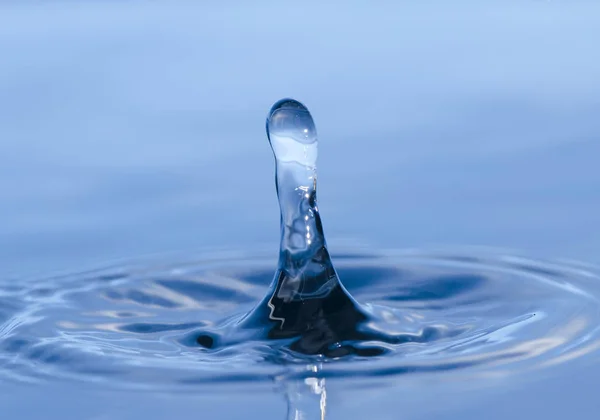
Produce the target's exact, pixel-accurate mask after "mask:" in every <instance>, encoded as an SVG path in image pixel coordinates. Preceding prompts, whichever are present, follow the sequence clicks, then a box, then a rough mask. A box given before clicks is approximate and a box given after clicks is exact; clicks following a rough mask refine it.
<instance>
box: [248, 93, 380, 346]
mask: <svg viewBox="0 0 600 420" xmlns="http://www.w3.org/2000/svg"><path fill="white" fill-rule="evenodd" d="M266 129H267V136H268V138H269V142H270V144H271V148H272V149H273V154H274V156H275V164H276V170H275V173H276V176H275V184H276V190H277V196H278V198H279V208H280V211H281V222H280V223H281V238H280V247H279V262H278V267H277V270H276V273H275V276H274V280H273V282H272V284H271V287H270V289H269V291H268V293H267V295H266V297H265V298H264V299H263V301H262V302H261V303H260V304H259V305H258V306H257V307H256V308H255V309H254V311H252V313H251V314H249V316H248V317H247V318H246V319H244V320H243V321H242V323H240V326H241V327H242V328H252V329H257V328H259V329H261V331H263V332H264V331H266V334H265V336H266V338H268V339H289V338H293V339H294V341H292V342H291V343H290V344H289V348H290V349H292V350H294V351H296V352H299V353H303V354H320V355H325V356H329V357H340V356H345V355H348V354H362V355H370V354H373V355H376V354H381V353H382V352H383V349H381V348H379V349H375V348H373V347H368V348H366V349H365V348H358V347H356V346H354V345H353V344H351V343H353V342H357V341H365V340H373V339H380V340H381V339H383V340H384V341H390V337H385V336H384V335H383V334H381V333H380V332H375V331H371V330H370V328H369V327H368V326H367V325H366V322H367V321H368V320H369V319H370V318H372V316H370V315H369V314H368V311H366V310H364V309H363V308H361V306H360V305H359V304H358V303H357V302H356V301H355V300H354V299H353V298H352V296H350V294H349V293H348V291H347V290H346V289H345V288H344V286H343V285H342V283H341V281H340V278H339V276H338V274H337V273H336V270H335V268H334V267H333V263H332V261H331V257H330V255H329V251H328V250H327V243H326V241H325V235H324V233H323V223H322V222H321V217H320V215H319V208H318V206H317V167H316V164H317V146H318V141H317V130H316V127H315V124H314V121H313V119H312V116H311V115H310V112H309V111H308V109H307V108H306V107H305V106H304V105H303V104H301V103H300V102H298V101H296V100H293V99H282V100H280V101H278V102H277V103H275V104H274V105H273V107H272V108H271V110H270V112H269V115H268V117H267V124H266Z"/></svg>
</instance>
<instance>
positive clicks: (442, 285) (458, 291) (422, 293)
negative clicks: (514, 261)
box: [386, 274, 486, 302]
mask: <svg viewBox="0 0 600 420" xmlns="http://www.w3.org/2000/svg"><path fill="white" fill-rule="evenodd" d="M485 282H486V278H485V277H482V276H475V275H467V274H464V275H455V276H440V277H432V278H430V279H424V280H423V279H421V280H420V281H418V282H416V283H415V284H409V285H407V284H403V285H400V286H399V287H398V288H396V290H395V292H394V293H392V294H390V295H388V296H387V297H386V299H387V300H392V301H401V302H415V301H417V302H427V301H432V300H443V299H451V298H455V297H457V296H459V295H463V294H465V293H467V292H472V291H473V290H475V289H477V288H480V287H482V286H483V284H484V283H485Z"/></svg>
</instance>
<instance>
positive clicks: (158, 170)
mask: <svg viewBox="0 0 600 420" xmlns="http://www.w3.org/2000/svg"><path fill="white" fill-rule="evenodd" d="M599 22H600V3H597V2H593V1H583V0H582V1H573V2H565V1H533V0H529V1H512V0H511V1H494V2H475V1H455V2H442V1H427V2H419V3H417V2H408V1H406V2H392V1H375V2H369V3H368V4H367V3H366V2H365V3H362V4H358V3H348V2H345V3H342V2H329V3H327V4H323V3H322V2H316V1H315V2H311V1H306V2H296V3H289V2H267V1H258V2H239V1H232V2H225V3H219V2H191V1H190V2H185V1H179V2H139V1H131V2H115V1H109V2H100V1H88V2H75V1H65V2H59V1H53V2H36V1H21V2H16V1H15V2H2V3H0V193H1V197H2V205H0V220H1V222H0V276H1V278H2V280H1V283H2V284H3V285H4V289H5V290H8V289H7V286H6V285H14V287H15V288H19V287H21V286H22V287H25V286H23V285H25V284H29V283H28V282H31V281H34V279H41V278H51V277H52V276H55V275H58V274H61V273H79V272H82V271H84V270H88V269H93V268H96V267H99V268H102V267H106V266H109V265H119V264H123V262H124V261H129V260H131V259H136V258H145V259H146V260H153V259H154V258H155V257H154V256H156V259H157V260H158V259H160V260H161V261H165V260H168V259H169V257H168V255H170V253H177V254H178V255H181V254H184V255H187V256H189V257H190V258H192V259H193V258H195V257H196V256H198V257H201V256H202V255H203V253H204V252H205V250H212V251H215V250H228V249H242V250H252V249H254V248H255V247H257V245H258V244H260V246H261V247H264V248H266V249H272V251H273V256H274V258H275V257H276V252H277V247H278V240H279V231H278V229H279V226H278V221H279V213H278V207H277V199H276V195H275V192H274V185H273V169H274V168H273V156H272V154H271V151H270V148H269V145H268V142H267V140H266V137H265V133H264V121H265V117H266V113H267V111H268V109H269V107H270V106H271V105H272V103H273V102H275V101H276V100H278V99H280V98H282V97H294V98H296V99H298V100H301V101H302V102H303V103H305V104H306V105H307V106H308V107H309V108H310V110H311V112H312V115H313V117H314V118H315V121H316V124H317V127H318V131H319V138H320V145H319V205H320V211H321V214H322V217H323V220H324V225H325V229H326V233H327V237H328V239H330V241H331V248H334V244H335V243H339V244H343V245H348V244H350V245H355V246H357V247H360V248H361V249H369V250H378V249H389V248H401V249H405V248H415V249H434V248H437V247H447V248H452V247H462V246H475V247H492V248H494V249H503V250H510V253H513V254H516V255H530V256H535V257H536V258H544V259H548V260H552V261H581V262H583V264H582V265H584V266H586V267H590V270H593V269H594V264H598V263H600V257H599V255H598V250H599V249H600V235H598V233H597V232H598V230H599V228H600V194H599V192H600V167H599V166H598V163H597V160H598V156H600V143H599V142H598V136H599V133H600V118H598V114H599V112H600V99H599V98H600V56H599V55H598V45H597V44H598V39H600V25H599V24H598V23H599ZM503 252H504V251H503ZM506 252H508V251H506ZM274 268H275V265H273V269H274ZM266 287H267V284H265V288H266ZM7 293H8V292H7ZM7 296H8V295H7ZM0 298H2V296H0ZM11 302H12V303H11ZM0 303H1V304H2V307H1V309H0V317H1V318H0V321H2V322H3V323H4V324H3V328H8V327H7V324H6V322H5V321H6V320H10V319H11V318H10V317H11V313H12V312H11V311H13V307H12V306H11V305H12V304H14V306H15V307H17V306H18V304H17V303H16V302H14V301H12V300H10V299H4V300H0ZM15 310H16V309H15ZM65 313H66V312H65ZM62 321H64V319H62ZM69 321H76V320H73V319H69ZM157 322H158V321H157ZM11 328H12V327H11ZM30 334H32V337H33V336H34V335H35V334H36V332H35V330H33V331H32V332H30ZM0 336H2V331H0ZM597 344H598V342H597V341H595V342H593V343H591V344H590V346H589V347H587V349H588V350H586V352H583V353H582V354H578V355H577V357H573V358H571V360H559V361H557V362H556V363H554V366H553V367H552V369H551V370H544V369H540V370H535V371H534V373H533V374H527V375H513V374H511V373H510V372H508V371H504V372H503V371H496V372H494V373H493V374H491V373H490V374H487V375H474V376H469V375H462V374H461V375H453V374H447V375H443V374H430V375H418V376H414V377H413V376H410V375H404V376H402V375H400V376H391V377H389V378H387V379H385V380H384V385H383V386H382V385H381V383H379V384H378V385H377V386H376V385H372V384H371V383H370V382H369V381H365V380H363V381H361V380H357V381H352V378H343V379H341V380H338V381H332V382H331V383H328V388H327V407H328V409H327V419H338V418H340V419H341V418H344V419H353V418H370V417H376V418H379V419H429V418H436V419H454V418H461V419H482V418H485V419H505V418H507V417H511V418H514V419H529V418H535V419H537V418H540V419H542V418H544V419H562V418H565V417H567V416H568V417H571V418H577V419H595V418H597V413H598V410H599V409H600V402H599V401H598V398H597V396H596V394H597V389H598V387H599V386H600V364H599V362H600V360H599V357H600V353H598V352H597V351H596V349H597V348H598V346H597ZM584 353H585V354H584ZM15 357H17V356H15ZM56 357H57V358H58V359H57V363H67V364H68V360H67V361H66V362H65V360H63V359H61V357H62V355H61V354H58V355H57V356H56ZM65 357H66V356H65ZM3 360H4V362H6V359H3ZM250 391H255V392H250ZM284 394H285V392H280V391H278V390H277V389H274V388H273V389H271V388H269V389H267V387H264V386H263V385H258V384H257V385H254V384H252V383H247V382H245V383H243V384H235V386H234V385H232V386H231V387H228V386H227V384H225V385H223V384H219V385H217V384H215V386H214V387H210V386H209V387H207V386H206V385H205V384H203V385H202V386H200V385H199V386H198V388H197V389H196V388H194V387H193V386H192V387H187V388H186V389H183V390H181V389H178V390H165V389H160V390H154V389H153V390H140V389H137V388H136V389H129V390H128V389H123V388H119V389H116V387H115V388H113V387H111V386H110V384H108V385H107V384H100V385H99V384H98V383H94V382H93V381H91V380H90V381H89V382H86V381H80V380H77V381H70V380H63V379H61V380H56V381H50V382H49V383H48V382H46V383H45V385H40V384H35V383H29V382H28V381H21V380H15V379H14V378H10V377H8V376H6V375H5V376H4V377H0V407H2V410H1V411H2V413H4V414H3V415H2V418H7V419H8V418H10V419H37V418H46V419H55V418H56V419H59V418H60V419H94V420H100V419H133V418H142V417H143V418H146V419H162V418H176V417H184V416H187V417H189V416H199V417H205V418H219V419H220V418H223V419H245V418H261V419H270V418H273V419H281V418H285V416H286V412H287V411H286V410H287V409H288V408H287V407H288V401H287V400H286V397H285V395H284Z"/></svg>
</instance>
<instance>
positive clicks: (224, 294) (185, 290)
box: [155, 279, 269, 303]
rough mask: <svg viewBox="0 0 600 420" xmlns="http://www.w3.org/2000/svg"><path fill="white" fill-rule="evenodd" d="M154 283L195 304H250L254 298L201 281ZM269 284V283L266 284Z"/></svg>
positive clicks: (228, 288)
mask: <svg viewBox="0 0 600 420" xmlns="http://www.w3.org/2000/svg"><path fill="white" fill-rule="evenodd" d="M155 283H157V284H159V285H161V286H163V287H166V288H167V289H170V290H173V291H174V292H177V293H180V294H182V295H184V296H186V297H189V298H192V299H194V300H195V301H196V302H206V301H217V302H224V301H229V302H238V303H246V302H251V301H252V300H253V299H254V298H253V297H252V296H249V295H247V294H246V293H244V292H242V291H240V290H236V289H232V288H230V287H222V286H219V285H216V284H206V283H202V282H201V281H190V280H171V279H169V280H158V281H155ZM266 284H269V283H266Z"/></svg>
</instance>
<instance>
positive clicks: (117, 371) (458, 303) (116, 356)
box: [0, 99, 600, 418]
mask: <svg viewBox="0 0 600 420" xmlns="http://www.w3.org/2000/svg"><path fill="white" fill-rule="evenodd" d="M267 134H268V138H269V141H270V143H271V147H272V149H273V153H274V155H275V161H276V187H277V194H278V197H279V205H280V209H281V240H280V249H279V260H278V264H277V268H276V270H275V275H274V276H273V266H274V262H273V261H272V259H270V258H263V257H262V254H261V253H259V252H257V251H256V249H253V250H252V252H251V253H248V252H240V253H235V252H227V253H225V254H224V255H221V254H215V253H214V250H211V251H212V253H211V252H210V251H207V252H206V253H205V254H203V255H204V257H205V258H204V259H202V260H200V261H194V262H193V263H191V264H190V263H189V261H185V262H179V263H177V262H174V261H172V260H171V259H169V263H168V264H166V265H165V266H157V264H158V263H157V261H156V260H152V261H150V262H147V263H144V264H143V268H139V269H138V268H136V267H131V266H128V267H115V269H114V270H113V269H108V270H100V271H95V272H88V273H81V274H75V275H73V276H66V277H60V278H58V277H55V278H48V279H41V280H31V281H25V280H23V281H21V282H20V283H19V287H15V286H14V282H11V281H2V280H1V279H0V303H1V305H0V373H2V375H3V377H5V378H11V379H13V380H15V381H27V382H32V381H44V380H56V379H57V378H61V379H76V380H83V381H86V382H89V381H90V380H93V381H95V382H97V383H99V384H100V383H102V384H105V385H106V386H109V387H117V386H121V385H122V386H126V387H130V386H133V387H139V388H142V389H161V388H164V387H167V388H168V389H171V388H174V387H183V388H186V389H187V387H190V386H193V387H194V389H195V387H196V386H197V385H199V384H208V385H209V386H210V387H211V388H214V387H215V386H217V384H219V383H220V384H226V386H227V387H228V389H230V388H231V386H233V385H235V384H245V383H247V382H252V383H253V388H255V387H256V383H257V381H261V383H266V382H272V381H273V380H276V381H277V382H278V383H280V384H282V385H284V386H285V393H286V395H287V396H288V400H289V404H290V409H289V413H288V414H289V416H290V418H299V417H301V416H302V415H304V414H303V413H311V414H310V415H311V416H314V417H318V416H321V417H324V415H325V412H326V410H325V405H326V393H325V388H324V384H325V378H327V381H328V382H327V383H328V384H329V386H331V384H333V383H335V382H334V381H335V379H336V378H348V377H352V378H357V377H362V378H369V381H371V382H372V381H373V380H374V378H385V377H390V376H393V377H394V379H393V381H394V382H397V381H400V380H402V379H401V377H404V376H408V377H409V380H410V383H411V384H414V383H415V381H416V380H417V379H418V378H419V377H420V374H432V373H437V374H439V375H442V374H447V375H448V377H449V378H459V377H462V376H461V373H462V372H465V375H471V376H472V375H481V377H485V375H487V374H489V373H490V372H492V371H493V373H494V374H495V375H497V374H498V369H502V375H517V374H521V373H523V372H535V371H536V370H539V369H542V368H550V367H552V366H556V365H560V364H563V363H567V362H570V361H572V360H574V359H583V358H586V357H595V354H596V353H597V352H598V350H599V349H600V338H599V337H600V328H598V325H599V323H600V310H599V309H598V308H599V306H598V302H599V301H600V283H599V282H598V275H597V274H596V273H597V272H598V269H597V268H593V267H588V266H587V265H586V266H578V265H577V266H572V265H571V263H569V264H562V263H561V264H557V263H548V262H541V261H535V260H527V259H523V258H517V257H514V256H511V255H510V254H508V253H506V252H505V251H499V250H494V252H492V253H491V254H489V255H488V253H487V252H484V253H482V250H481V249H468V250H467V252H458V251H457V250H456V249H453V250H451V252H450V253H447V252H441V253H433V254H432V253H431V252H425V253H420V252H417V251H415V250H407V251H400V252H398V251H393V252H392V251H385V250H376V249H370V250H369V252H365V250H364V249H360V250H359V252H358V253H357V252H356V250H352V251H353V252H346V253H343V254H338V255H337V256H335V254H334V256H333V257H331V256H330V254H329V250H328V248H327V244H326V241H325V236H324V233H323V225H322V222H321V218H320V214H319V209H318V207H317V171H316V159H317V145H318V143H317V133H316V128H315V124H314V122H313V120H312V117H311V115H310V113H309V112H308V110H307V109H306V107H304V106H303V105H302V104H300V103H299V102H297V101H295V100H291V99H285V100H282V101H279V102H277V103H276V104H275V105H274V106H273V108H272V109H271V111H270V113H269V116H268V119H267ZM272 254H273V253H272V252H270V253H269V255H271V256H272ZM332 259H333V260H335V261H336V265H337V269H338V270H340V271H337V270H336V269H334V266H333V263H332ZM149 267H150V268H149ZM338 273H339V275H338ZM340 279H342V280H343V281H344V284H342V282H341V281H340ZM270 280H271V285H270V287H269V288H268V289H267V293H265V285H268V284H269V281H270ZM349 291H352V294H353V295H354V296H355V297H356V300H355V299H354V298H353V296H351V295H350V293H349ZM256 302H258V303H256ZM358 302H361V303H360V304H359V303H358ZM378 356H381V357H378ZM317 364H318V365H319V369H318V370H307V367H310V366H316V365H317ZM307 390H308V392H307Z"/></svg>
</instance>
